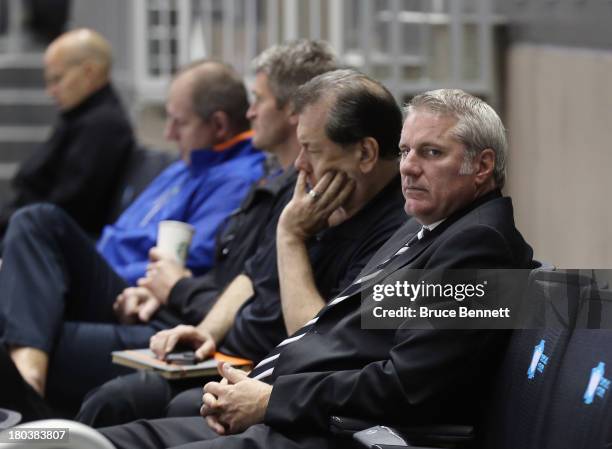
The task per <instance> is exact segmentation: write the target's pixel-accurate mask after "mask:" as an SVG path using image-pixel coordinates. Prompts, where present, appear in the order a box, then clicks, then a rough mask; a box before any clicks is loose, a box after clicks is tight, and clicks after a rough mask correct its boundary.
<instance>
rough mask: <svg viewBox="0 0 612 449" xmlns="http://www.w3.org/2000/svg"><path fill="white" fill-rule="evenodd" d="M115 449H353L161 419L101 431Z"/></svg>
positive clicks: (311, 438)
mask: <svg viewBox="0 0 612 449" xmlns="http://www.w3.org/2000/svg"><path fill="white" fill-rule="evenodd" d="M100 432H101V433H102V434H104V436H106V437H107V438H108V439H109V440H111V441H112V442H113V444H114V445H115V446H116V447H117V449H128V448H133V449H160V448H176V449H178V448H180V449H211V448H219V449H221V448H223V449H247V448H248V449H264V448H265V449H298V448H300V449H332V448H333V449H352V448H356V447H357V446H356V445H355V443H353V442H352V441H351V440H350V439H337V438H335V437H333V436H332V435H312V434H308V433H306V432H304V433H301V432H299V429H296V431H295V433H282V432H278V431H276V430H275V429H273V428H271V427H269V426H267V425H265V424H257V425H254V426H251V427H250V428H249V429H247V430H246V431H245V432H243V433H240V434H237V435H228V436H218V435H217V434H216V433H215V432H213V431H212V430H211V429H210V428H209V427H208V425H207V424H206V422H205V421H204V419H203V418H201V417H193V418H164V419H156V420H152V421H146V420H141V421H135V422H133V423H130V424H124V425H121V426H115V427H105V428H103V429H100Z"/></svg>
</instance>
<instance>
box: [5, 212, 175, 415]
mask: <svg viewBox="0 0 612 449" xmlns="http://www.w3.org/2000/svg"><path fill="white" fill-rule="evenodd" d="M126 286H127V284H126V282H125V281H124V280H123V279H122V278H121V277H120V276H119V275H117V274H116V273H115V271H114V270H113V269H112V268H111V267H110V266H109V264H108V263H107V262H106V260H105V259H104V258H103V257H102V256H101V255H100V254H99V253H98V251H97V250H96V248H95V246H94V243H93V242H92V241H91V240H90V238H89V237H88V236H87V234H85V233H84V232H83V231H82V230H81V229H80V227H79V226H78V225H77V224H76V223H75V222H74V221H73V220H72V219H71V218H70V217H69V216H68V215H67V214H66V213H64V212H63V211H62V210H61V209H59V208H57V207H56V206H53V205H50V204H39V205H34V206H28V207H25V208H23V209H20V210H19V211H18V212H17V213H16V214H14V215H13V217H12V219H11V221H10V224H9V228H8V230H7V233H6V236H5V238H4V252H3V257H2V267H1V268H0V322H1V323H2V324H1V325H0V326H1V327H2V328H3V329H2V334H1V335H2V336H1V338H0V339H1V340H3V341H4V342H5V343H6V344H7V345H18V346H30V347H34V348H38V349H41V350H43V351H45V352H46V353H48V354H50V357H51V358H50V366H49V377H48V380H47V396H48V398H49V400H50V401H51V402H52V403H61V404H62V405H68V404H70V405H73V404H75V405H76V406H77V407H78V404H80V402H81V401H82V399H83V396H84V395H85V393H86V392H87V391H89V390H90V389H92V388H94V387H96V386H98V385H100V384H102V383H104V382H105V381H107V380H109V379H112V378H113V377H115V376H118V375H121V374H126V373H128V372H132V370H130V369H127V368H123V367H119V366H117V365H114V364H113V363H112V362H111V356H110V353H111V351H114V350H120V349H125V348H134V347H146V346H148V341H149V338H150V337H151V335H153V334H154V333H155V332H157V331H158V330H160V329H163V328H166V327H168V326H167V325H165V324H164V323H163V322H161V321H158V320H154V321H152V322H151V323H147V324H144V325H120V324H119V323H118V322H117V321H116V318H115V316H114V313H113V310H112V304H113V302H114V301H115V298H116V297H117V295H118V294H119V293H120V292H121V291H122V290H123V289H124V288H125V287H126Z"/></svg>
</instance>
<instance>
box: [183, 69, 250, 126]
mask: <svg viewBox="0 0 612 449" xmlns="http://www.w3.org/2000/svg"><path fill="white" fill-rule="evenodd" d="M191 71H197V72H196V74H197V75H196V76H195V81H194V84H193V92H192V95H193V97H192V103H193V109H194V111H195V113H196V114H197V115H198V116H200V117H201V118H202V119H203V120H208V119H209V118H210V117H211V115H212V114H213V113H215V112H216V111H223V112H225V113H226V114H227V116H228V118H229V120H230V125H231V126H232V128H233V129H235V131H237V132H240V131H245V130H247V129H249V128H250V123H249V120H248V119H247V118H246V112H247V109H248V108H249V100H248V96H247V91H246V87H245V86H244V82H243V81H242V78H241V77H240V76H239V75H238V73H236V71H235V70H234V69H233V67H232V66H230V65H229V64H225V63H223V62H219V61H214V60H211V59H201V60H198V61H195V62H192V63H191V64H189V65H187V66H185V67H183V68H182V69H181V71H180V72H179V73H178V74H177V76H180V75H181V74H183V73H186V72H191Z"/></svg>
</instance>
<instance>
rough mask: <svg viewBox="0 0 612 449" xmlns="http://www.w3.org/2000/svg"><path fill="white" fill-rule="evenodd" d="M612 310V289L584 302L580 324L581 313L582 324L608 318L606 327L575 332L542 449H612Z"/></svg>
mask: <svg viewBox="0 0 612 449" xmlns="http://www.w3.org/2000/svg"><path fill="white" fill-rule="evenodd" d="M582 311H584V312H582ZM594 311H595V312H594ZM611 312H612V292H610V291H609V290H599V289H594V290H593V291H592V292H591V295H589V296H588V297H587V298H583V300H582V307H581V313H580V315H579V321H581V315H582V316H583V317H585V320H583V321H581V322H580V323H579V324H583V323H586V324H588V325H589V326H590V327H593V324H595V321H594V319H593V318H599V317H603V319H604V320H603V322H602V324H604V325H607V327H606V328H602V329H585V328H577V329H575V330H574V331H573V333H572V336H571V339H570V341H569V344H568V346H567V350H566V352H565V356H564V357H563V362H562V365H561V368H560V372H559V376H558V380H557V382H556V384H555V388H554V390H553V391H552V394H551V397H552V400H551V403H550V407H549V409H548V411H547V414H546V428H545V435H546V439H543V440H542V445H541V447H542V448H550V449H552V448H555V449H565V448H567V449H570V448H571V449H591V448H610V447H612V399H611V396H612V392H611V391H610V390H611V389H612V386H611V382H612V330H611V327H610V326H609V321H608V319H607V318H608V317H609V316H610V313H611ZM589 315H590V316H589ZM593 315H596V316H595V317H594V316H593Z"/></svg>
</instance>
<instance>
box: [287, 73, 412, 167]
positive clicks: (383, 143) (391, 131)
mask: <svg viewBox="0 0 612 449" xmlns="http://www.w3.org/2000/svg"><path fill="white" fill-rule="evenodd" d="M322 98H330V101H332V102H333V104H332V106H331V108H330V110H329V113H328V115H327V122H326V124H325V133H326V134H327V137H329V139H331V140H332V141H333V142H336V143H337V144H340V145H343V146H344V145H349V144H353V143H356V142H359V141H360V140H361V139H364V138H366V137H372V138H374V139H375V140H376V142H378V146H379V154H380V157H381V158H382V159H393V158H396V157H397V151H398V150H397V149H398V146H399V140H400V134H401V132H402V111H401V110H400V108H399V106H398V104H397V102H396V101H395V99H394V98H393V95H391V92H389V90H387V88H386V87H385V86H383V85H382V84H381V83H379V82H378V81H376V80H374V79H372V78H370V77H368V76H366V75H364V74H363V73H360V72H358V71H356V70H351V69H343V70H335V71H333V72H328V73H324V74H322V75H319V76H317V77H315V78H313V79H312V80H310V81H309V82H307V83H306V84H304V85H303V86H302V87H300V88H299V89H298V91H297V93H296V95H295V98H294V104H295V110H296V112H298V113H300V112H302V111H303V110H304V108H305V107H306V106H308V105H311V104H314V103H316V102H318V101H319V100H320V99H322Z"/></svg>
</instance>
